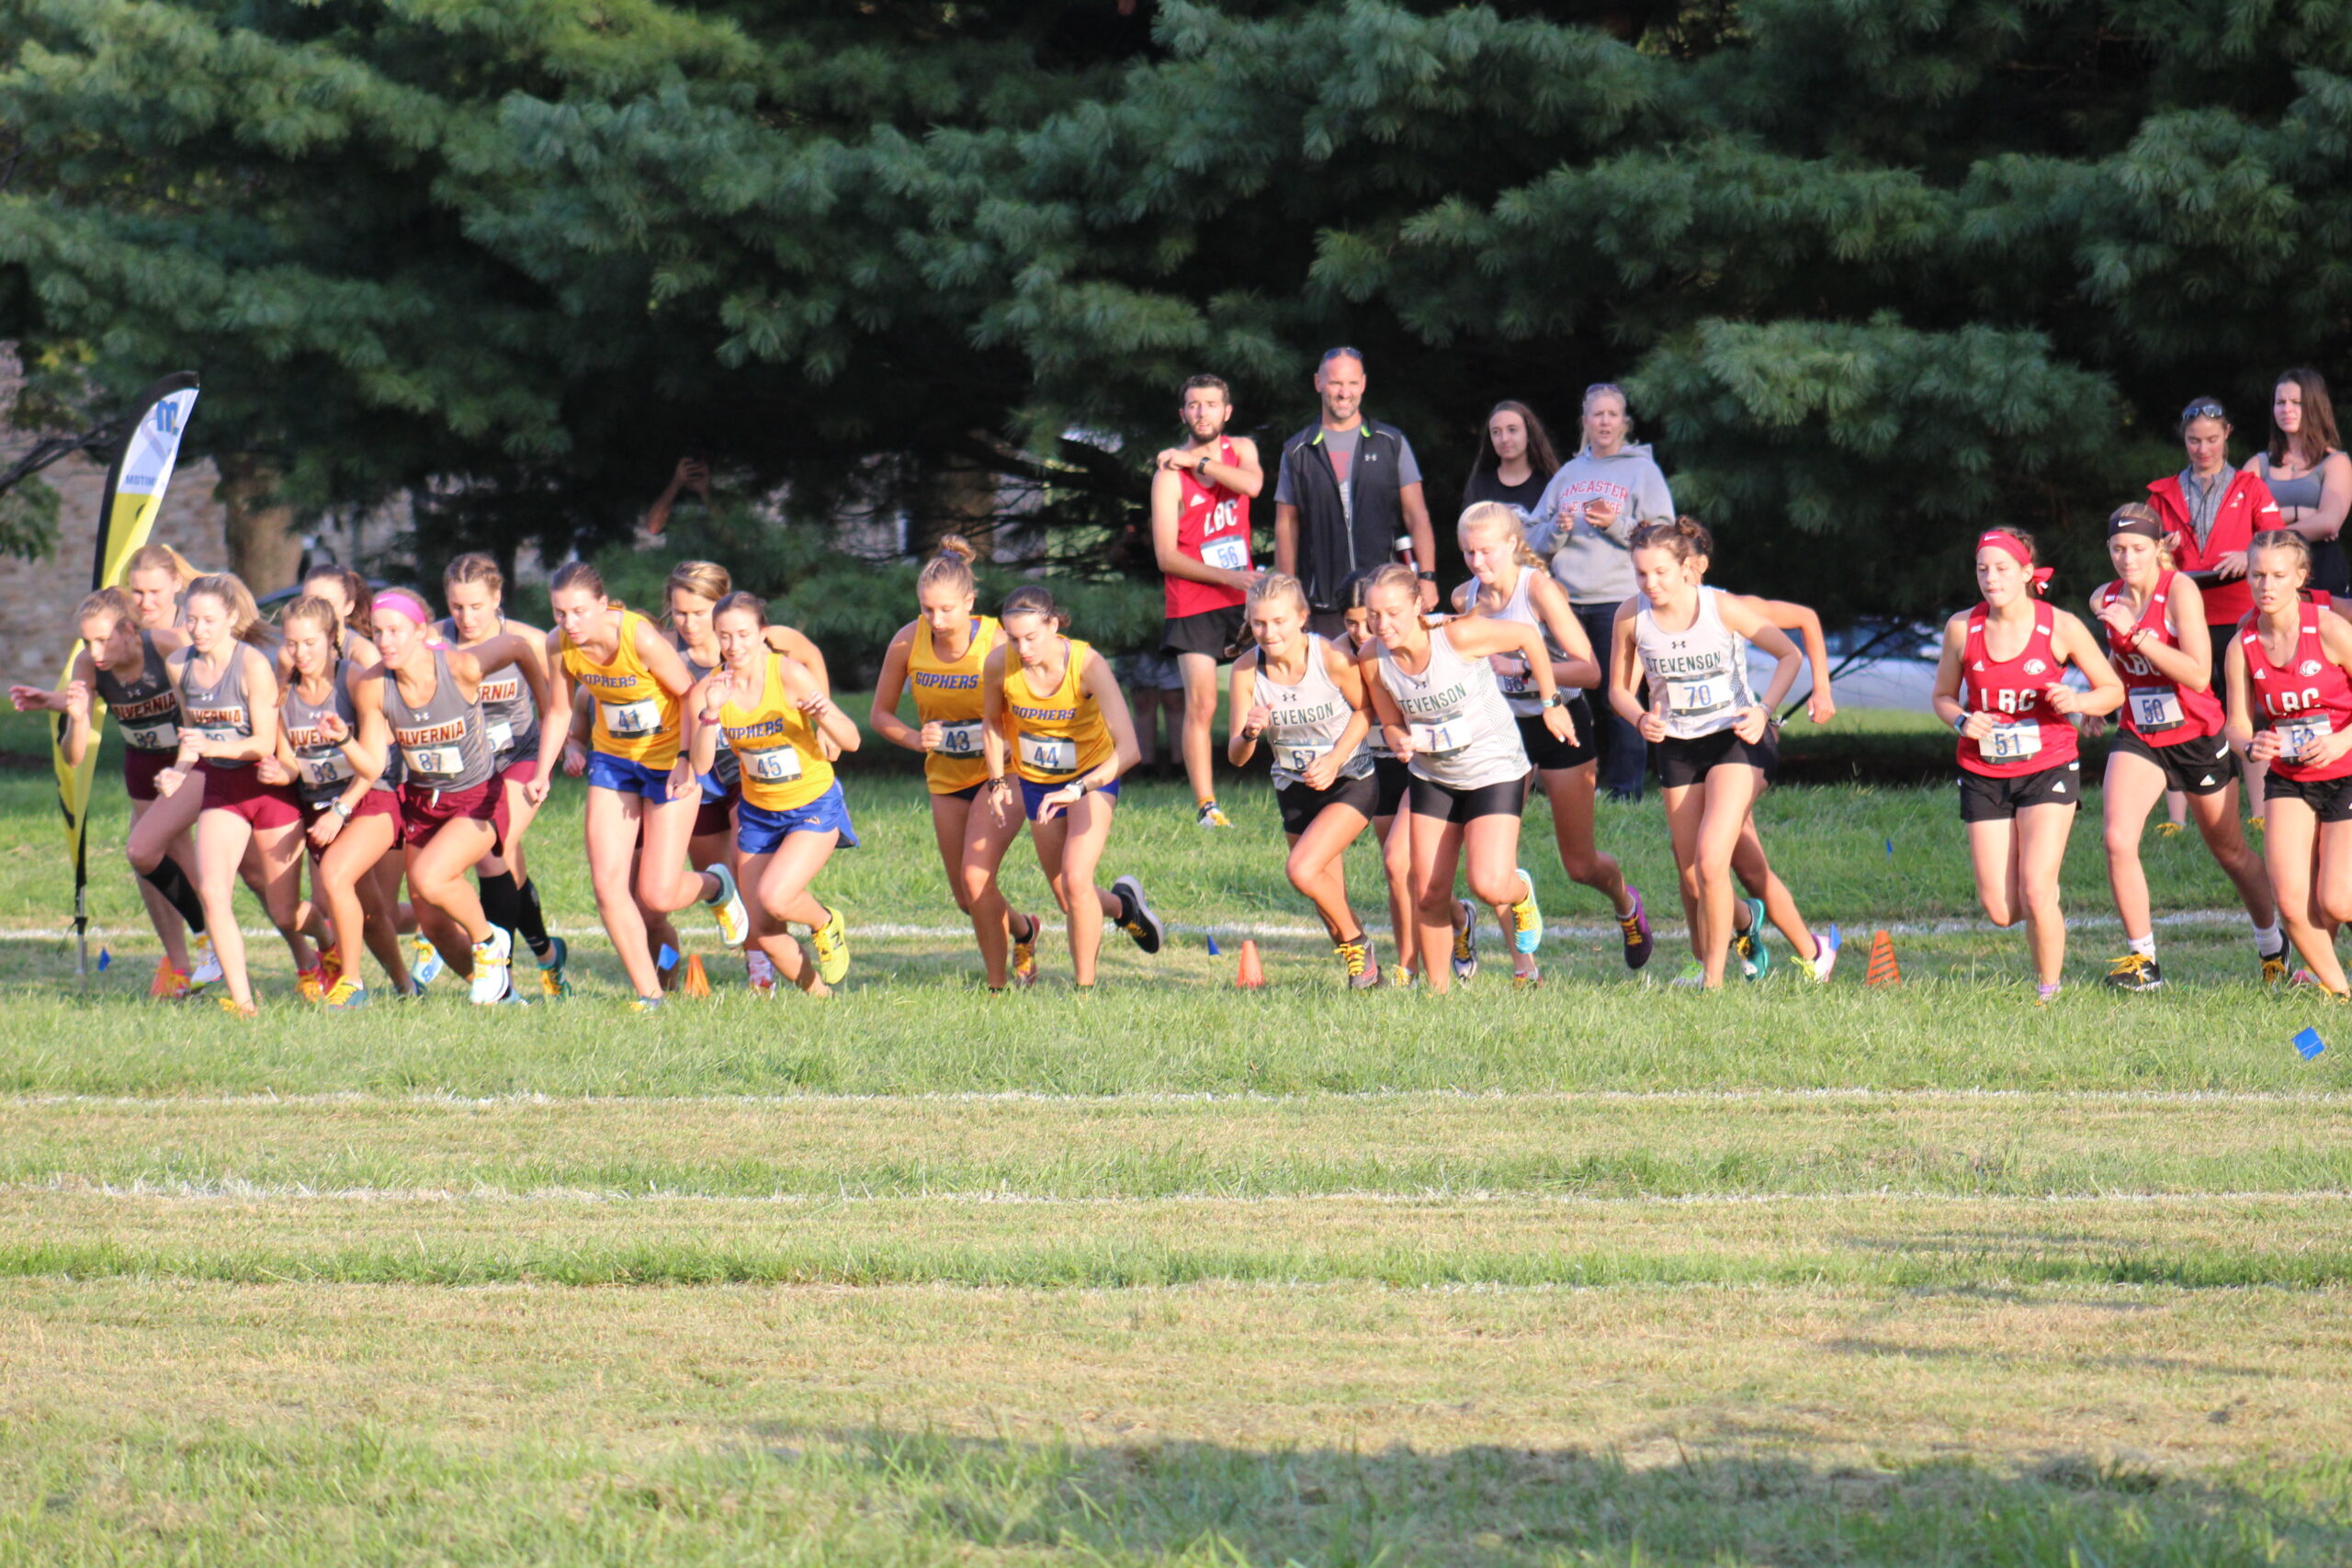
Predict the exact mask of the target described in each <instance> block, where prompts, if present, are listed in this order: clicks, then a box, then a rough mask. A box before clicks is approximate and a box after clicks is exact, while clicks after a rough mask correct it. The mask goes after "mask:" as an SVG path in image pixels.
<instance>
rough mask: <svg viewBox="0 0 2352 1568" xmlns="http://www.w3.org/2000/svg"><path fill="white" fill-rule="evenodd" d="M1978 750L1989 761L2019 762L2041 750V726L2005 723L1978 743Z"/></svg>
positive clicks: (2039, 752) (2036, 754)
mask: <svg viewBox="0 0 2352 1568" xmlns="http://www.w3.org/2000/svg"><path fill="white" fill-rule="evenodd" d="M1976 749H1977V750H1979V751H1980V752H1982V753H1984V757H1985V761H1988V762H2018V761H2024V760H2025V759H2026V758H2028V757H2032V756H2038V755H2040V754H2041V725H2039V724H2004V725H1998V726H1996V727H1995V728H1994V730H1993V733H1992V734H1991V735H1988V736H1986V737H1985V739H1983V740H1981V741H1979V742H1978V743H1977V747H1976Z"/></svg>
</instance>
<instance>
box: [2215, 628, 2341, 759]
mask: <svg viewBox="0 0 2352 1568" xmlns="http://www.w3.org/2000/svg"><path fill="white" fill-rule="evenodd" d="M2300 612H2301V617H2302V623H2301V631H2300V632H2299V633H2298V634H2297V635H2296V637H2295V651H2294V655H2293V657H2291V658H2290V659H2289V660H2288V661H2287V663H2286V665H2285V666H2284V667H2283V668H2282V667H2281V666H2279V665H2276V664H2273V663H2271V662H2270V655H2269V654H2267V653H2266V652H2264V651H2263V649H2262V632H2261V630H2260V629H2259V627H2258V626H2256V621H2257V620H2258V619H2259V617H2258V616H2256V615H2248V616H2247V617H2246V618H2245V620H2243V621H2240V622H2239V623H2238V646H2239V647H2240V648H2241V649H2245V676H2246V684H2247V685H2248V686H2249V687H2251V688H2252V689H2253V692H2254V707H2255V711H2256V713H2257V714H2258V715H2260V716H2261V720H2262V728H2265V729H2275V730H2277V731H2278V740H2279V745H2280V746H2281V747H2282V748H2283V750H2280V752H2279V753H2278V756H2276V757H2274V758H2272V759H2271V760H2270V771H2271V772H2272V773H2277V774H2278V776H2279V777H2280V778H2282V779H2291V780H2293V781H2294V782H2295V783H2297V784H2310V783H2312V782H2313V781H2314V780H2318V779H2340V778H2343V777H2345V776H2346V775H2347V774H2352V751H2347V752H2346V753H2345V754H2344V755H2343V756H2341V757H2338V758H2337V759H2336V760H2335V761H2333V762H2330V763H2328V764H2327V765H2326V766H2325V767H2317V768H2306V767H2299V766H2297V765H2296V763H2295V761H2294V759H2293V758H2292V757H2290V755H2288V751H2289V750H2293V749H2295V748H2297V747H2299V746H2300V745H2301V744H2304V743H2305V742H2304V739H2303V738H2305V737H2310V738H2317V737H2319V736H2322V735H2332V734H2338V733H2340V732H2342V731H2343V730H2344V729H2345V728H2346V727H2347V726H2352V679H2347V678H2346V675H2345V673H2344V670H2343V667H2342V666H2341V665H2339V664H2337V663H2336V662H2335V660H2332V659H2330V658H2328V656H2327V649H2326V647H2325V646H2324V644H2323V643H2322V642H2321V641H2320V637H2319V615H2320V607H2319V606H2318V605H2316V604H2304V605H2301V606H2300Z"/></svg>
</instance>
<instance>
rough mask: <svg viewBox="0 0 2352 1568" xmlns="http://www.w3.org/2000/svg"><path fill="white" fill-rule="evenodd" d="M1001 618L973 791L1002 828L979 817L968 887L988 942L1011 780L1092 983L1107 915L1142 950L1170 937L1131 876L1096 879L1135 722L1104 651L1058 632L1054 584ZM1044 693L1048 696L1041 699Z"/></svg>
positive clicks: (1132, 748)
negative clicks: (1010, 761) (1013, 753)
mask: <svg viewBox="0 0 2352 1568" xmlns="http://www.w3.org/2000/svg"><path fill="white" fill-rule="evenodd" d="M1001 619H1002V621H1003V626H1004V642H1003V644H1002V646H1001V647H999V648H998V649H995V650H994V651H993V652H991V653H990V654H989V656H988V662H987V664H986V665H985V666H984V667H983V669H982V671H981V681H982V689H983V690H984V691H985V692H986V693H987V694H988V728H986V729H985V730H983V731H982V733H981V737H980V739H981V743H982V744H983V745H984V746H985V747H986V748H987V751H988V762H989V783H988V787H987V788H986V789H985V790H983V791H982V792H981V795H980V799H981V800H982V801H983V802H985V803H987V805H988V806H989V807H990V808H991V812H990V815H991V817H992V818H996V819H997V820H998V821H1001V826H996V825H989V826H986V827H984V828H983V829H982V830H981V831H979V832H978V833H976V834H975V835H974V836H973V837H972V839H971V840H970V841H969V843H968V844H967V858H966V860H965V863H964V886H965V890H966V891H967V893H969V894H970V895H971V896H972V924H973V927H974V929H975V931H977V932H978V935H979V937H980V942H981V947H982V949H983V951H985V950H986V948H987V945H988V942H989V929H990V927H991V926H993V925H994V924H995V923H996V922H997V921H999V920H1001V919H1003V918H1004V896H1003V895H1002V894H1001V893H1000V892H998V891H997V889H996V870H997V867H998V866H999V865H1000V864H1001V863H1002V862H1003V860H1004V852H1005V851H1006V849H1007V848H1009V847H1010V846H1011V845H1012V838H1013V835H1014V834H1015V833H1017V832H1019V831H1020V822H1019V820H1018V819H1017V818H1013V817H1012V813H1011V811H1010V810H1009V809H1008V808H1009V807H1010V806H1011V804H1012V790H1013V788H1014V786H1015V784H1016V782H1017V784H1018V785H1019V788H1020V791H1021V795H1022V797H1023V803H1024V804H1025V805H1026V807H1027V808H1028V818H1029V820H1030V821H1031V822H1032V823H1033V824H1035V826H1034V827H1033V828H1032V829H1031V833H1030V836H1031V838H1032V839H1034V840H1035V842H1036V845H1037V863H1038V864H1039V865H1041V866H1042V867H1044V868H1045V873H1046V881H1047V882H1049V883H1050V884H1051V885H1052V886H1053V889H1054V898H1055V900H1056V902H1057V903H1059V904H1060V905H1061V907H1062V913H1063V915H1064V916H1065V917H1066V918H1067V919H1068V920H1069V955H1070V968H1071V971H1072V974H1073V976H1074V978H1075V979H1076V981H1077V983H1078V984H1079V985H1080V987H1089V986H1091V985H1093V984H1094V968H1095V960H1096V958H1097V957H1098V956H1099V955H1100V954H1101V953H1102V948H1103V917H1104V916H1105V915H1108V916H1111V917H1113V918H1114V919H1116V920H1117V921H1118V922H1119V928H1120V929H1121V930H1122V931H1125V932H1126V933H1127V934H1128V935H1129V936H1131V937H1133V938H1134V939H1135V942H1136V946H1137V947H1140V948H1142V949H1143V950H1144V951H1145V952H1146V953H1158V952H1159V945H1160V941H1161V939H1162V937H1163V936H1164V935H1165V931H1164V928H1162V926H1161V925H1160V923H1159V916H1157V915H1155V914H1153V913H1152V911H1151V907H1150V906H1149V905H1148V904H1147V903H1146V902H1145V901H1144V896H1143V886H1142V884H1140V883H1138V882H1137V881H1136V879H1135V878H1134V877H1132V876H1122V877H1120V878H1119V879H1118V880H1117V881H1116V882H1114V883H1113V884H1112V885H1111V891H1110V892H1108V893H1105V892H1103V889H1102V888H1100V887H1097V886H1095V885H1094V869H1095V867H1096V866H1097V865H1098V864H1099V863H1101V861H1102V859H1103V845H1104V844H1105V843H1107V842H1108V841H1109V840H1110V837H1111V814H1112V809H1113V807H1114V803H1115V802H1116V801H1117V799H1118V795H1119V774H1120V773H1122V772H1123V771H1125V769H1127V768H1131V767H1133V766H1134V765H1135V761H1136V732H1135V726H1134V724H1133V723H1132V722H1131V721H1130V720H1129V719H1128V716H1127V699H1126V698H1125V696H1123V695H1122V694H1120V691H1119V682H1118V681H1117V680H1116V679H1115V678H1114V676H1113V675H1112V673H1111V661H1110V660H1107V659H1104V658H1103V656H1102V655H1101V654H1099V653H1096V652H1095V651H1094V650H1093V649H1091V648H1089V647H1087V646H1086V644H1084V643H1082V642H1074V641H1072V640H1071V639H1070V638H1069V637H1064V636H1063V635H1062V626H1063V622H1064V617H1063V615H1062V614H1061V612H1060V611H1059V610H1057V608H1056V607H1055V605H1054V596H1053V594H1052V593H1050V592H1047V591H1046V589H1045V588H1043V587H1040V586H1038V585H1037V584H1035V583H1032V584H1030V585H1029V586H1027V587H1024V588H1016V589H1014V590H1013V591H1012V596H1011V597H1010V598H1008V599H1006V600H1005V602H1004V612H1003V615H1002V617H1001ZM1040 692H1043V693H1046V694H1048V695H1047V696H1046V697H1045V698H1043V699H1040V698H1039V697H1038V696H1037V694H1038V693H1040ZM1008 742H1010V744H1011V745H1012V747H1013V748H1014V749H1015V750H1017V751H1018V753H1019V755H1020V758H1021V761H1020V766H1019V773H1020V776H1019V778H1018V780H1017V781H1016V780H1015V778H1014V775H1013V773H1012V772H1011V771H1009V770H1008V765H1007V761H1006V746H1007V743H1008ZM999 814H1001V816H1000V815H999ZM976 815H978V814H977V813H976Z"/></svg>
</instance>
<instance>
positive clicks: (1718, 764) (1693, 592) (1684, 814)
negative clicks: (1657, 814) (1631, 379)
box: [1609, 517, 1803, 990]
mask: <svg viewBox="0 0 2352 1568" xmlns="http://www.w3.org/2000/svg"><path fill="white" fill-rule="evenodd" d="M1713 555H1714V538H1713V536H1712V535H1710V534H1709V533H1708V532H1707V530H1706V529H1705V528H1704V527H1703V526H1702V525H1699V524H1697V523H1695V522H1693V521H1691V519H1690V518H1688V517H1678V518H1676V519H1675V520H1674V521H1673V522H1671V523H1651V524H1646V525H1644V526H1642V527H1641V528H1640V529H1638V530H1636V531H1635V533H1634V545H1633V565H1634V581H1635V583H1636V584H1637V585H1638V586H1639V588H1640V593H1639V595H1638V596H1637V597H1635V598H1633V599H1629V600H1627V601H1626V602H1625V603H1624V604H1623V605H1621V606H1620V607H1619V608H1618V611H1617V619H1616V622H1615V624H1614V626H1613V635H1614V637H1615V638H1616V647H1615V649H1614V650H1613V653H1612V657H1611V660H1610V670H1611V682H1610V690H1609V701H1610V705H1611V707H1612V708H1614V709H1615V711H1616V712H1617V714H1618V715H1619V716H1621V717H1623V719H1624V720H1625V721H1626V722H1627V723H1629V724H1632V725H1634V726H1635V727H1636V728H1639V729H1640V730H1641V733H1642V739H1645V740H1646V741H1648V742H1649V743H1650V744H1651V745H1652V746H1653V747H1655V748H1656V749H1657V751H1656V755H1657V773H1658V784H1659V786H1660V793H1661V794H1662V795H1664V796H1665V799H1666V823H1667V830H1668V833H1669V834H1670V835H1671V837H1672V838H1673V840H1674V861H1675V865H1676V867H1677V868H1678V869H1679V871H1680V873H1681V880H1682V902H1683V907H1684V908H1686V909H1687V910H1688V911H1689V913H1690V919H1691V948H1692V950H1693V951H1694V952H1695V953H1697V954H1698V958H1699V964H1700V972H1699V976H1698V981H1699V984H1700V985H1702V986H1703V987H1706V988H1707V989H1709V990H1714V989H1717V988H1719V987H1721V986H1722V985H1723V983H1724V966H1725V964H1727V962H1728V960H1729V956H1730V953H1731V945H1732V938H1733V927H1734V925H1735V924H1736V914H1737V910H1736V903H1737V898H1736V895H1735V892H1734V884H1735V878H1734V876H1733V873H1732V860H1733V856H1734V854H1735V852H1736V850H1737V849H1738V846H1739V839H1740V834H1741V832H1742V830H1743V829H1745V828H1746V827H1747V821H1748V812H1749V810H1750V808H1751V807H1754V805H1755V803H1756V797H1757V796H1758V795H1760V794H1762V793H1763V790H1764V781H1765V778H1766V776H1767V775H1768V774H1769V773H1771V772H1772V771H1773V769H1774V768H1775V767H1776V766H1777V763H1778V758H1777V756H1776V750H1777V744H1776V741H1775V738H1774V737H1773V734H1772V709H1773V708H1774V707H1775V706H1776V705H1778V704H1779V703H1780V701H1781V698H1782V697H1785V696H1787V695H1788V694H1789V688H1790V687H1791V686H1792V685H1794V684H1795V683H1796V678H1797V667H1798V663H1799V658H1798V654H1797V649H1796V645H1795V644H1794V643H1792V642H1791V641H1790V640H1789V638H1788V634H1787V633H1785V632H1783V631H1781V628H1780V627H1778V626H1774V625H1772V623H1771V622H1770V621H1769V620H1768V619H1766V618H1765V617H1764V616H1763V615H1761V614H1759V613H1758V611H1757V610H1756V609H1755V608H1754V606H1752V605H1750V604H1747V602H1746V601H1744V600H1742V599H1740V598H1738V597H1737V596H1736V595H1734V594H1730V593H1726V592H1724V591H1723V590H1721V589H1719V588H1710V587H1708V586H1707V585H1706V581H1705V578H1706V569H1707V562H1708V561H1709V559H1710V558H1713ZM1743 641H1746V642H1752V643H1754V644H1755V645H1756V646H1757V647H1758V648H1760V649H1763V650H1764V651H1765V652H1767V653H1769V654H1770V655H1772V657H1773V658H1774V659H1776V660H1779V666H1778V668H1776V669H1775V670H1774V671H1772V679H1771V681H1770V683H1769V684H1768V685H1767V686H1766V688H1765V694H1764V696H1763V697H1762V699H1761V700H1758V697H1757V695H1756V694H1755V693H1754V692H1753V691H1752V690H1751V689H1750V688H1749V685H1748V681H1747V649H1746V648H1744V647H1742V646H1741V644H1742V642H1743ZM1645 679H1646V680H1647V681H1648V682H1649V693H1650V699H1651V706H1649V707H1648V708H1646V709H1645V708H1644V707H1643V706H1642V704H1641V701H1640V699H1639V698H1638V697H1637V696H1636V695H1635V687H1636V686H1637V685H1638V684H1639V683H1640V682H1642V681H1643V680H1645ZM1748 915H1749V919H1750V922H1751V924H1753V922H1754V918H1755V911H1754V910H1752V909H1751V910H1749V911H1748ZM1802 923H1803V922H1802V920H1800V921H1799V924H1800V925H1802ZM1760 940H1761V938H1760V933H1758V941H1759V942H1760Z"/></svg>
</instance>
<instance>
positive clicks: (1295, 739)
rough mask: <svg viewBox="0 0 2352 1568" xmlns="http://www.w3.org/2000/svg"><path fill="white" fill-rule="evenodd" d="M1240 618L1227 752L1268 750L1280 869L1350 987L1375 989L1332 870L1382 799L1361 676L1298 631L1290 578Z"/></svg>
mask: <svg viewBox="0 0 2352 1568" xmlns="http://www.w3.org/2000/svg"><path fill="white" fill-rule="evenodd" d="M1244 613H1245V614H1246V615H1248V617H1249V624H1250V630H1251V631H1252V632H1254V633H1255V634H1256V638H1257V646H1256V647H1255V648H1254V649H1251V650H1250V652H1248V653H1245V654H1243V655H1242V656H1241V658H1240V659H1239V660H1237V661H1236V662H1235V664H1234V666H1233V694H1232V709H1231V714H1230V716H1229V718H1228V720H1227V726H1226V730H1227V735H1228V736H1229V737H1230V739H1228V740H1227V745H1226V755H1227V758H1228V759H1229V760H1230V761H1232V762H1233V764H1234V765H1235V766H1236V767H1241V766H1244V765H1246V764H1247V763H1248V762H1249V761H1250V756H1251V755H1252V754H1253V753H1254V752H1255V751H1256V750H1257V749H1258V742H1259V741H1260V740H1261V739H1263V740H1264V741H1265V742H1266V743H1267V745H1268V747H1269V748H1270V749H1271V750H1272V752H1273V773H1274V798H1275V800H1276V802H1277V803H1278V804H1279V805H1280V806H1281V807H1282V814H1283V834H1284V835H1285V836H1286V837H1288V839H1289V840H1290V846H1291V852H1290V859H1289V861H1288V863H1286V864H1285V865H1284V866H1283V871H1284V872H1285V873H1286V874H1288V875H1289V877H1290V885H1291V886H1293V887H1295V888H1297V889H1298V890H1299V891H1300V892H1301V893H1303V894H1305V895H1306V897H1307V899H1308V900H1309V901H1310V902H1311V903H1313V904H1314V906H1315V912H1316V913H1317V915H1318V916H1320V917H1321V918H1322V920H1323V929H1324V930H1325V931H1328V932H1329V933H1330V937H1331V945H1332V948H1333V950H1334V951H1335V952H1336V953H1338V954H1339V957H1340V964H1341V966H1342V967H1343V968H1344V969H1345V970H1346V972H1347V978H1348V986H1349V987H1350V988H1351V989H1352V990H1369V989H1371V988H1372V987H1375V986H1377V985H1379V984H1380V983H1381V976H1380V964H1378V962H1377V961H1376V960H1375V959H1374V957H1373V953H1372V939H1371V938H1370V937H1369V936H1367V935H1366V934H1365V933H1364V930H1363V926H1362V925H1361V924H1360V923H1359V922H1358V921H1357V919H1356V917H1355V912H1354V910H1352V909H1351V908H1349V906H1348V887H1347V879H1346V876H1345V874H1344V873H1343V872H1342V870H1341V867H1340V863H1341V860H1342V858H1343V857H1344V856H1345V855H1346V853H1347V851H1348V846H1349V845H1351V844H1352V843H1354V842H1355V841H1356V839H1357V838H1358V836H1359V835H1361V834H1362V833H1363V830H1364V828H1365V825H1366V824H1368V823H1369V822H1370V821H1371V820H1372V812H1373V807H1374V805H1375V804H1376V802H1377V800H1378V798H1379V794H1380V786H1379V785H1378V784H1376V783H1374V780H1373V776H1372V755H1371V753H1370V752H1368V751H1366V750H1364V748H1363V740H1364V738H1365V736H1366V735H1367V734H1369V733H1370V732H1371V729H1372V716H1371V714H1370V713H1369V712H1368V711H1367V710H1366V705H1365V696H1364V689H1363V671H1362V670H1361V669H1360V668H1359V667H1358V666H1357V664H1356V661H1355V660H1353V659H1352V658H1351V657H1349V656H1348V655H1347V654H1345V653H1343V652H1341V651H1340V649H1337V648H1334V647H1333V646H1332V645H1331V644H1329V643H1328V642H1326V641H1324V640H1323V639H1322V638H1321V637H1317V636H1315V635H1314V634H1313V633H1311V632H1309V631H1308V630H1307V629H1306V626H1307V624H1308V620H1309V618H1310V616H1311V615H1312V612H1311V611H1310V610H1309V609H1308V608H1307V604H1306V591H1305V590H1304V589H1302V588H1301V587H1300V586H1299V582H1298V579H1296V578H1295V577H1292V576H1290V575H1289V574H1287V573H1284V572H1278V571H1277V572H1269V573H1267V574H1266V575H1265V576H1263V577H1261V578H1260V579H1258V581H1256V582H1255V583H1254V584H1252V585H1251V587H1250V594H1249V603H1248V604H1247V606H1246V608H1245V612H1244Z"/></svg>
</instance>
